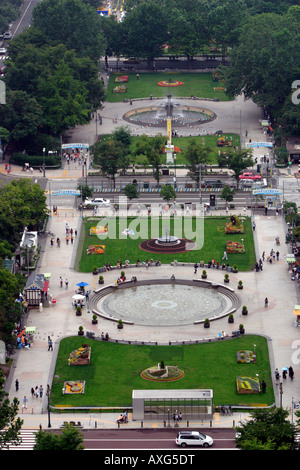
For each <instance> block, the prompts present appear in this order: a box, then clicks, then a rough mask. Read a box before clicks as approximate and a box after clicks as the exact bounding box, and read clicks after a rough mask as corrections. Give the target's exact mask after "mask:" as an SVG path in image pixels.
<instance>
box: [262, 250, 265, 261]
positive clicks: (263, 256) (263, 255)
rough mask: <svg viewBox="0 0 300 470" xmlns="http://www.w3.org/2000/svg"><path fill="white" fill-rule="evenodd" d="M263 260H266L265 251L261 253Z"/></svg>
mask: <svg viewBox="0 0 300 470" xmlns="http://www.w3.org/2000/svg"><path fill="white" fill-rule="evenodd" d="M261 257H262V260H263V261H265V252H264V251H263V254H262V255H261Z"/></svg>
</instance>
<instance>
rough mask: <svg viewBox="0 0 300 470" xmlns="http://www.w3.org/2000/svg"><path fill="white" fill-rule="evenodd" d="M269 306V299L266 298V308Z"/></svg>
mask: <svg viewBox="0 0 300 470" xmlns="http://www.w3.org/2000/svg"><path fill="white" fill-rule="evenodd" d="M268 305H269V301H268V297H266V298H265V307H267V306H268Z"/></svg>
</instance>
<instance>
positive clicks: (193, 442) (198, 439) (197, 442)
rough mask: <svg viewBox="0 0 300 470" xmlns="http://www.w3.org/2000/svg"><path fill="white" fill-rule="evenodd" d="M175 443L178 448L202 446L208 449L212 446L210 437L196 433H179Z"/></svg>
mask: <svg viewBox="0 0 300 470" xmlns="http://www.w3.org/2000/svg"><path fill="white" fill-rule="evenodd" d="M175 443H176V444H177V445H178V446H181V447H186V446H202V447H210V446H212V445H213V443H214V441H213V439H212V437H210V436H207V435H206V434H203V433H202V432H198V431H181V432H179V433H178V435H177V437H176V439H175Z"/></svg>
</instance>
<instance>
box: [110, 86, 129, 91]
mask: <svg viewBox="0 0 300 470" xmlns="http://www.w3.org/2000/svg"><path fill="white" fill-rule="evenodd" d="M126 91H127V85H118V86H116V87H115V88H114V89H113V93H125V92H126Z"/></svg>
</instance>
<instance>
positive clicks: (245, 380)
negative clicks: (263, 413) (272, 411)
mask: <svg viewBox="0 0 300 470" xmlns="http://www.w3.org/2000/svg"><path fill="white" fill-rule="evenodd" d="M236 386H237V392H238V393H239V394H254V393H259V392H260V384H259V379H258V378H257V377H237V378H236Z"/></svg>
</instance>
